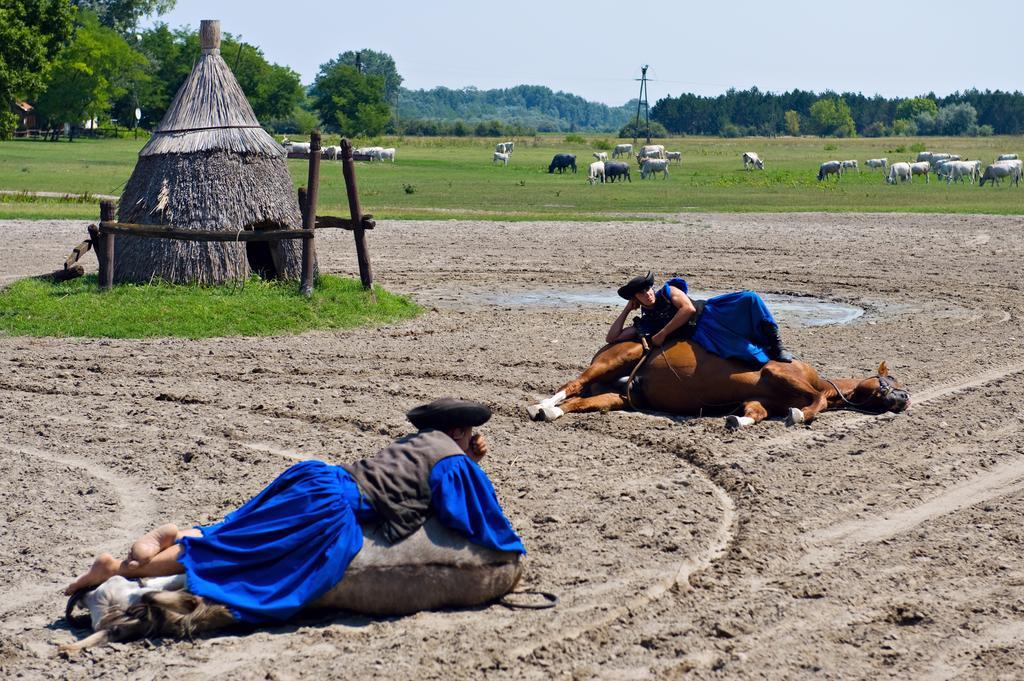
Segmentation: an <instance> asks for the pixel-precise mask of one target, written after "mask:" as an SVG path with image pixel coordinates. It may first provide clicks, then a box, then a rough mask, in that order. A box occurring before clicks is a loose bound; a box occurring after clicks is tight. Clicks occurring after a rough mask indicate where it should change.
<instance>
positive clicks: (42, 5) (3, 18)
mask: <svg viewBox="0 0 1024 681" xmlns="http://www.w3.org/2000/svg"><path fill="white" fill-rule="evenodd" d="M73 15H74V10H72V8H71V6H70V5H68V3H67V2H64V1H63V0H2V2H0V139H3V138H5V137H8V136H10V134H11V133H12V132H13V131H14V129H15V128H16V127H17V124H18V120H17V117H15V115H14V114H12V113H11V112H10V111H9V104H10V103H11V102H13V101H14V100H15V98H18V97H22V98H31V97H33V96H34V95H35V94H36V93H37V92H38V91H39V90H40V89H41V88H42V86H43V83H45V82H46V78H47V75H48V71H49V68H50V65H51V64H52V62H53V60H54V59H55V58H56V57H57V55H58V54H59V53H60V51H61V50H62V49H63V48H64V47H65V46H66V45H67V43H68V42H69V41H70V40H71V34H72V21H73Z"/></svg>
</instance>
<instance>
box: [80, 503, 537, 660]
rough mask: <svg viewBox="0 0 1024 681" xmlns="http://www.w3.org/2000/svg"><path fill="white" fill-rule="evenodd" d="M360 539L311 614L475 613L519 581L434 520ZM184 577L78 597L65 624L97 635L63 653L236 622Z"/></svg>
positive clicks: (121, 584) (113, 586) (513, 556)
mask: <svg viewBox="0 0 1024 681" xmlns="http://www.w3.org/2000/svg"><path fill="white" fill-rule="evenodd" d="M363 537H364V538H363V548H362V549H360V551H359V553H357V554H356V557H355V558H353V559H352V562H351V563H350V564H349V566H348V569H347V570H346V571H345V575H344V578H343V579H342V580H341V581H340V582H338V583H337V584H336V585H335V586H334V588H332V589H331V590H330V591H328V592H327V593H326V594H324V595H323V596H321V597H320V598H318V599H317V600H315V601H313V602H312V603H310V604H309V605H308V606H306V607H307V609H309V610H321V611H322V610H346V611H349V612H357V613H362V614H366V615H373V616H378V617H379V616H387V615H408V614H411V613H414V612H418V611H421V610H435V609H438V608H447V607H473V606H477V605H481V604H483V603H486V602H488V601H492V600H494V599H496V598H500V597H501V596H504V595H505V594H507V593H509V592H510V591H512V589H513V588H514V587H515V585H516V584H517V583H518V581H519V578H520V576H521V575H522V570H523V563H522V561H521V560H520V554H519V553H515V552H506V551H497V550H494V549H490V548H486V547H483V546H479V545H477V544H473V543H471V542H470V541H469V540H467V539H466V537H465V536H464V535H462V534H460V533H459V532H456V531H454V530H451V529H448V528H447V527H445V526H444V525H442V524H441V522H440V521H439V520H437V518H430V519H428V520H427V522H426V524H425V525H423V526H422V527H421V528H420V529H418V530H417V531H416V532H414V533H413V534H411V535H410V536H408V537H406V538H405V539H403V540H402V541H400V542H398V543H395V544H392V543H390V542H388V541H387V540H386V539H385V537H384V533H383V531H382V530H381V529H380V528H378V527H372V528H370V527H364V528H363ZM184 577H185V576H184V575H176V576H174V577H158V578H156V579H149V580H144V584H145V586H143V587H141V588H140V587H139V586H138V585H137V584H136V583H135V582H131V581H129V580H127V579H125V578H124V577H111V578H110V579H108V580H107V581H106V582H104V583H103V584H101V585H100V586H98V587H96V588H95V589H88V590H86V589H83V590H81V591H78V592H76V593H75V594H74V595H73V596H71V598H70V600H69V601H68V606H67V611H66V617H67V619H68V620H69V622H71V623H72V624H73V625H76V626H77V625H82V626H90V625H91V627H92V629H93V630H94V631H95V633H94V634H93V635H91V636H89V637H88V638H85V639H83V640H81V641H77V642H75V643H72V644H68V645H64V646H61V649H62V650H63V651H64V652H66V653H76V652H78V651H80V650H82V649H83V648H88V647H90V646H94V645H100V644H102V643H105V642H107V641H127V640H132V639H137V638H142V637H147V636H175V637H179V638H192V636H193V635H195V634H201V633H204V632H211V631H215V630H217V629H223V628H225V627H227V626H229V625H232V624H235V623H236V622H237V620H236V619H235V617H234V615H232V614H231V611H230V610H228V609H227V608H226V607H224V606H223V605H221V604H219V603H217V602H215V601H212V600H209V599H206V598H202V597H200V596H196V595H194V594H192V593H189V592H188V591H186V590H185V586H186V584H185V579H184ZM77 605H83V606H85V607H87V608H88V610H89V613H90V616H89V617H88V618H80V617H72V614H73V613H74V609H75V607H76V606H77ZM83 619H84V620H85V621H82V620H83Z"/></svg>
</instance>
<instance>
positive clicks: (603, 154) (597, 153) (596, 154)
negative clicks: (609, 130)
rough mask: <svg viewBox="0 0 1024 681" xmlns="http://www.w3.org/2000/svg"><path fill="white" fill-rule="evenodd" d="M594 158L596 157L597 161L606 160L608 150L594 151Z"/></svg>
mask: <svg viewBox="0 0 1024 681" xmlns="http://www.w3.org/2000/svg"><path fill="white" fill-rule="evenodd" d="M594 158H596V159H597V160H598V161H607V160H608V152H607V151H595V152H594Z"/></svg>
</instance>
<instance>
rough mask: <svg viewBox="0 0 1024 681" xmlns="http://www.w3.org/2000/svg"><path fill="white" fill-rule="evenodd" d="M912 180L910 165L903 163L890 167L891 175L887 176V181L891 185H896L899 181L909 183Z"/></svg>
mask: <svg viewBox="0 0 1024 681" xmlns="http://www.w3.org/2000/svg"><path fill="white" fill-rule="evenodd" d="M910 179H911V176H910V164H909V163H905V162H903V161H901V162H899V163H893V164H892V165H891V166H889V175H888V176H886V178H885V181H886V182H887V183H889V184H896V181H897V180H899V181H900V182H907V181H909V180H910Z"/></svg>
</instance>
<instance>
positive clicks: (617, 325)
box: [604, 298, 637, 343]
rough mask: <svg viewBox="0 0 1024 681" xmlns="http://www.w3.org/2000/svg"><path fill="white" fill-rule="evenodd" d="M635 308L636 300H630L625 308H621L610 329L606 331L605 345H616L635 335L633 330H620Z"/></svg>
mask: <svg viewBox="0 0 1024 681" xmlns="http://www.w3.org/2000/svg"><path fill="white" fill-rule="evenodd" d="M636 308H637V302H636V298H630V299H629V302H628V303H626V307H624V308H622V312H620V313H619V316H618V317H616V318H615V321H614V322H612V328H610V329H608V335H607V336H605V338H604V342H605V343H618V342H619V341H624V340H629V339H630V338H632V337H634V336H635V335H636V331H635V330H633V329H631V328H630V329H625V330H623V329H622V326H623V325H624V324H625V323H626V319H627V318H628V317H629V315H630V313H631V312H633V310H635V309H636Z"/></svg>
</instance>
